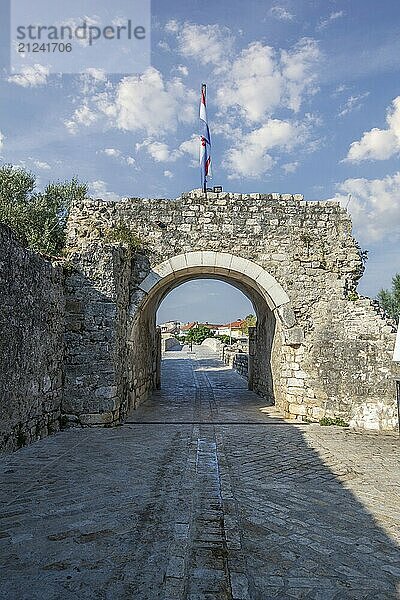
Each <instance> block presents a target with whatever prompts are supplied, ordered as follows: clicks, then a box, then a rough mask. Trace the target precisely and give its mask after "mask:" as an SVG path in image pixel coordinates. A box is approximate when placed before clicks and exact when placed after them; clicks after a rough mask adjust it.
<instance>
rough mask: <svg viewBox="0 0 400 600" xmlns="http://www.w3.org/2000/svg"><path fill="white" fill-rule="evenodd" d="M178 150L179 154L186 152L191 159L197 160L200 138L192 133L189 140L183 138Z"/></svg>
mask: <svg viewBox="0 0 400 600" xmlns="http://www.w3.org/2000/svg"><path fill="white" fill-rule="evenodd" d="M179 152H180V153H181V154H188V155H189V156H191V157H192V158H193V159H196V160H197V162H198V161H199V153H200V139H199V136H198V135H196V134H193V135H192V137H191V138H190V139H189V140H185V141H184V142H182V144H180V146H179Z"/></svg>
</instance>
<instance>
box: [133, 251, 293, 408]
mask: <svg viewBox="0 0 400 600" xmlns="http://www.w3.org/2000/svg"><path fill="white" fill-rule="evenodd" d="M198 278H201V279H204V278H212V279H220V280H222V281H225V282H227V283H229V284H231V285H233V286H234V287H236V288H238V289H240V290H241V291H242V292H243V293H244V294H245V295H246V296H247V297H248V298H249V299H250V301H251V302H252V304H253V306H254V309H255V312H256V314H257V328H256V336H255V344H254V355H253V357H252V378H251V387H252V389H254V391H256V392H257V393H259V394H261V395H263V396H264V397H266V399H267V400H268V401H269V402H270V403H275V402H276V403H277V404H278V405H279V406H281V407H282V408H284V400H285V390H284V387H285V386H284V383H283V380H282V378H281V373H282V371H283V370H284V366H285V365H284V363H285V360H286V358H285V350H284V348H285V345H286V342H288V343H291V342H290V340H288V337H290V336H292V340H293V339H294V342H295V343H296V344H298V345H300V344H301V343H302V339H303V338H302V332H301V330H300V329H299V328H298V327H296V318H295V315H294V312H293V309H292V307H291V304H290V299H289V296H288V295H287V293H286V292H285V290H284V289H283V287H282V286H281V285H280V283H279V282H278V281H277V280H276V278H275V277H273V276H272V275H271V274H270V273H268V272H267V271H266V270H265V269H263V268H262V267H261V266H260V265H257V264H256V263H254V262H253V261H250V260H248V259H245V258H241V257H239V256H235V255H233V254H230V253H226V252H224V253H222V252H215V251H200V252H187V253H185V254H180V255H177V256H173V257H171V258H169V259H167V260H165V261H163V262H162V263H160V264H158V265H156V266H155V267H153V268H152V269H151V271H150V273H149V274H148V275H147V277H146V278H145V279H144V280H143V281H142V282H141V283H140V285H139V290H140V292H141V293H140V296H139V298H138V297H137V294H136V296H135V300H134V306H132V307H131V311H130V312H131V314H133V315H134V318H133V319H132V323H131V330H130V334H129V342H128V346H129V354H130V362H131V364H132V365H134V367H133V371H134V373H133V376H132V382H131V385H130V389H129V407H130V408H132V407H133V406H136V405H138V404H139V403H141V402H142V401H143V400H144V399H145V398H146V397H147V395H148V393H149V391H150V390H151V389H152V388H154V387H155V385H156V383H157V381H156V373H157V365H156V363H155V361H154V357H158V354H157V338H156V324H155V318H156V312H157V310H158V307H159V306H160V303H161V302H162V300H163V299H164V298H165V297H166V296H167V295H168V294H169V293H170V292H171V291H172V289H174V288H175V287H177V286H179V285H181V284H183V283H185V282H187V281H190V280H193V279H198ZM134 382H136V383H134Z"/></svg>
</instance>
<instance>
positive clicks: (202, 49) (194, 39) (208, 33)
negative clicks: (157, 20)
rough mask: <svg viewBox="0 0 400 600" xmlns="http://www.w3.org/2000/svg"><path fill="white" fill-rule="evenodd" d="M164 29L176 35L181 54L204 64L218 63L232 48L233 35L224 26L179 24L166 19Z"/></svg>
mask: <svg viewBox="0 0 400 600" xmlns="http://www.w3.org/2000/svg"><path fill="white" fill-rule="evenodd" d="M165 30H166V31H167V32H168V33H171V34H173V35H175V36H176V38H177V40H178V50H179V52H180V53H181V54H182V56H185V57H186V58H194V59H196V60H198V61H199V62H201V63H202V64H204V65H207V64H214V65H219V64H220V63H221V62H222V61H224V60H225V59H226V58H227V56H228V55H229V54H230V52H231V50H232V46H233V37H232V36H231V34H230V31H229V29H227V28H226V27H220V26H219V25H194V24H193V23H182V24H181V23H178V22H177V21H175V20H172V21H168V23H167V24H166V26H165Z"/></svg>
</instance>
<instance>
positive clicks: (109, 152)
mask: <svg viewBox="0 0 400 600" xmlns="http://www.w3.org/2000/svg"><path fill="white" fill-rule="evenodd" d="M103 152H104V154H106V155H107V156H114V157H115V158H118V156H121V152H120V150H116V149H115V148H104V150H103Z"/></svg>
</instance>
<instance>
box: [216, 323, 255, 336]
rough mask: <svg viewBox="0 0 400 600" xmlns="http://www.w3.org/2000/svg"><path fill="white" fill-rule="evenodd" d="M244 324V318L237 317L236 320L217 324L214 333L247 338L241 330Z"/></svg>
mask: <svg viewBox="0 0 400 600" xmlns="http://www.w3.org/2000/svg"><path fill="white" fill-rule="evenodd" d="M245 324H246V323H245V320H244V319H238V320H237V321H232V322H231V323H227V324H226V325H219V326H218V330H217V332H216V335H229V336H232V337H233V338H235V339H236V340H237V339H240V338H247V337H248V336H247V334H246V333H244V331H243V328H244V326H245Z"/></svg>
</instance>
